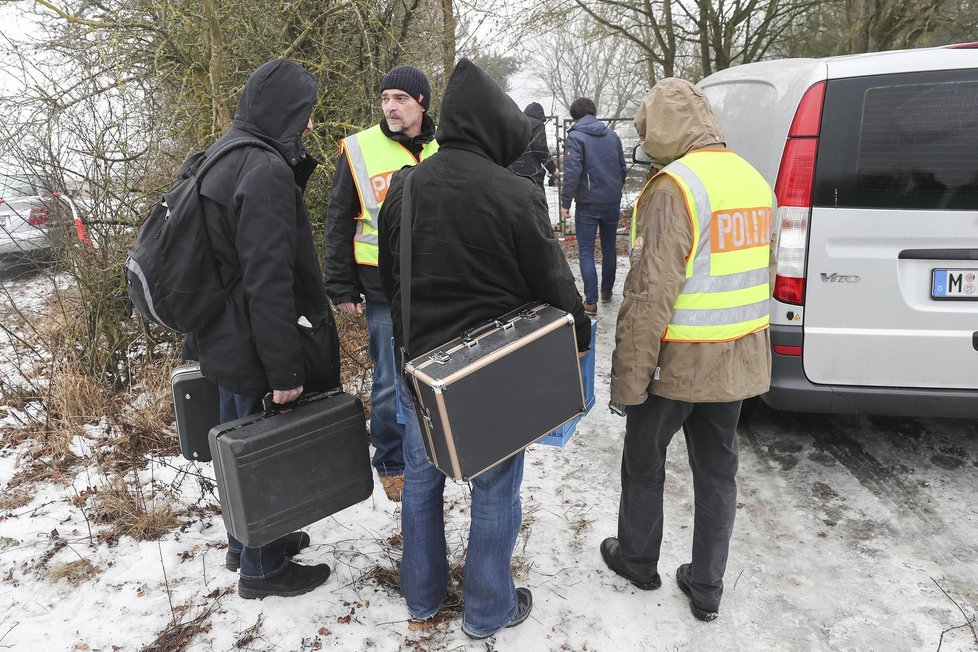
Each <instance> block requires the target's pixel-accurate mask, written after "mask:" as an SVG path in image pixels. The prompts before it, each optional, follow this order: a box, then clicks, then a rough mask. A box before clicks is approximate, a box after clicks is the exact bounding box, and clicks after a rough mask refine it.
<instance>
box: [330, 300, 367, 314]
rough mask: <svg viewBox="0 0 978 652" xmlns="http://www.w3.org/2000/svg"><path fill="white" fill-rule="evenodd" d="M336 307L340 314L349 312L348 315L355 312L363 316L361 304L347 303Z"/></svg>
mask: <svg viewBox="0 0 978 652" xmlns="http://www.w3.org/2000/svg"><path fill="white" fill-rule="evenodd" d="M336 307H337V308H339V309H340V312H350V313H353V312H355V313H357V314H363V304H362V303H353V302H347V303H341V304H339V305H338V306H336Z"/></svg>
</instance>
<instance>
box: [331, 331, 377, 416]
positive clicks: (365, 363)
mask: <svg viewBox="0 0 978 652" xmlns="http://www.w3.org/2000/svg"><path fill="white" fill-rule="evenodd" d="M336 330H337V331H338V332H339V336H340V380H341V381H342V382H343V387H344V388H345V389H346V390H347V391H348V392H350V393H351V394H355V395H356V396H358V397H359V398H360V400H361V401H362V402H363V406H364V409H366V410H367V414H368V415H369V413H370V376H371V373H372V371H373V363H372V362H371V361H370V354H369V350H368V344H369V335H368V333H367V321H366V319H365V318H364V316H363V315H361V314H348V313H343V312H338V313H336Z"/></svg>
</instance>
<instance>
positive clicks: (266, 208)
mask: <svg viewBox="0 0 978 652" xmlns="http://www.w3.org/2000/svg"><path fill="white" fill-rule="evenodd" d="M261 156H262V157H263V159H262V162H261V163H259V164H258V165H255V166H253V167H252V168H251V170H249V172H248V173H247V174H245V175H244V176H243V177H242V178H241V181H240V182H239V184H238V187H237V190H236V192H235V205H236V207H237V215H238V224H237V233H236V234H235V240H234V244H235V249H236V250H237V253H238V260H239V262H240V265H241V283H242V288H243V290H244V296H245V300H246V305H247V310H248V318H249V319H250V321H251V332H252V337H253V338H254V344H255V349H256V350H257V351H258V357H259V358H260V359H261V362H262V366H263V367H264V368H265V374H266V376H267V377H268V382H269V385H270V387H271V388H272V389H282V390H287V389H292V388H294V387H298V386H299V385H302V384H303V382H305V365H304V361H303V357H302V348H301V345H300V343H299V333H298V330H297V329H296V326H295V322H296V318H297V316H296V310H295V297H294V292H295V283H294V278H293V277H294V274H293V266H294V261H295V252H296V222H297V218H298V211H297V208H298V207H297V206H296V202H297V201H300V199H299V197H298V193H297V189H296V186H295V181H294V178H293V175H292V172H291V171H290V170H289V169H288V168H286V167H285V166H284V165H277V164H275V163H273V162H272V161H271V160H270V159H269V155H268V154H267V153H262V154H261Z"/></svg>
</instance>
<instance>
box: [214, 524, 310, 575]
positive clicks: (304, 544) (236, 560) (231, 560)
mask: <svg viewBox="0 0 978 652" xmlns="http://www.w3.org/2000/svg"><path fill="white" fill-rule="evenodd" d="M282 538H283V539H285V556H286V557H294V556H296V555H298V554H299V551H300V550H302V549H303V548H308V547H309V544H310V543H311V541H310V539H309V535H308V534H306V533H305V532H290V533H289V534H286V535H285V536H284V537H282ZM224 567H225V568H227V569H228V570H229V571H235V572H237V570H238V569H239V568H241V551H240V550H239V551H238V552H232V551H231V550H228V551H227V553H226V554H225V555H224Z"/></svg>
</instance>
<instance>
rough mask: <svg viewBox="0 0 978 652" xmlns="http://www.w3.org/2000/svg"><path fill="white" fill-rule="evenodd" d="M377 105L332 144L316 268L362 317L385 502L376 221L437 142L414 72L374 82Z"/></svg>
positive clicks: (390, 458) (337, 298) (385, 389)
mask: <svg viewBox="0 0 978 652" xmlns="http://www.w3.org/2000/svg"><path fill="white" fill-rule="evenodd" d="M380 101H381V108H382V109H383V112H384V117H383V119H382V120H381V121H380V124H377V125H374V126H373V127H370V128H369V129H366V130H364V131H361V132H359V133H356V134H353V135H351V136H347V137H346V138H344V139H343V140H342V141H340V157H339V159H338V160H337V163H336V172H335V174H334V175H333V190H332V194H331V195H330V199H329V206H328V208H327V209H326V257H325V262H324V270H325V280H326V293H327V294H328V295H329V298H330V300H331V301H332V302H333V305H335V306H336V307H337V308H338V309H339V310H340V311H342V312H347V313H363V312H366V320H367V331H368V334H369V344H368V351H369V353H370V360H371V361H372V362H373V385H372V388H371V392H370V440H371V443H372V444H373V445H374V449H375V450H374V456H373V465H374V468H376V469H377V475H378V476H379V477H380V480H381V483H382V484H383V486H384V492H385V493H386V494H387V497H388V498H390V499H391V500H394V501H400V499H401V492H402V490H403V486H404V455H403V453H402V441H403V439H404V425H403V424H402V423H399V422H398V418H397V402H396V396H395V390H394V387H395V380H396V379H395V373H396V372H395V369H394V352H393V344H392V338H393V330H392V326H391V315H390V303H388V301H387V298H386V296H385V295H384V290H383V288H382V287H381V284H380V276H379V274H378V272H377V216H378V215H379V213H380V207H381V206H382V205H383V203H384V198H385V197H386V196H387V189H388V187H389V186H390V179H391V175H393V174H394V172H396V171H397V170H400V169H401V168H402V167H404V166H405V165H415V164H417V163H419V162H421V161H422V160H424V159H426V158H428V157H429V156H431V155H432V154H434V153H435V151H436V150H437V149H438V144H437V143H436V142H435V125H434V122H432V120H431V118H430V117H429V116H428V113H427V111H428V107H429V106H430V104H431V85H430V84H429V82H428V78H427V77H426V76H425V74H424V73H423V72H421V71H420V70H419V69H417V68H415V67H413V66H399V67H397V68H394V69H393V70H391V71H390V72H389V73H387V75H386V76H385V77H384V79H383V81H382V82H381V84H380ZM362 298H365V299H366V301H365V302H364V303H361V301H362ZM364 305H366V308H364Z"/></svg>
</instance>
